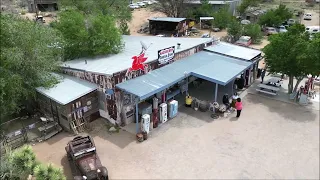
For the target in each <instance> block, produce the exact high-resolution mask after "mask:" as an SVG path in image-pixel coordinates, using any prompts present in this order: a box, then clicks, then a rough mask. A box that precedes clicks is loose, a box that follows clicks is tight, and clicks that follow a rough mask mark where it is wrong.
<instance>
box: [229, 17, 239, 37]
mask: <svg viewBox="0 0 320 180" xmlns="http://www.w3.org/2000/svg"><path fill="white" fill-rule="evenodd" d="M227 31H228V35H229V36H230V37H232V39H233V41H235V40H238V39H239V38H240V37H241V35H242V31H243V27H242V25H241V23H240V22H239V21H237V20H236V19H234V18H233V19H232V20H231V21H230V23H229V25H228V29H227Z"/></svg>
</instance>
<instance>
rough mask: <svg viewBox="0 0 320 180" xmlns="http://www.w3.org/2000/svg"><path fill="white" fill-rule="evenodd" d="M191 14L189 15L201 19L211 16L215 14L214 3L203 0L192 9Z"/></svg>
mask: <svg viewBox="0 0 320 180" xmlns="http://www.w3.org/2000/svg"><path fill="white" fill-rule="evenodd" d="M189 12H191V15H189V17H192V18H195V19H199V18H200V17H210V16H213V9H212V5H211V4H209V1H208V0H202V1H201V5H200V6H199V7H197V8H195V9H193V10H190V11H189Z"/></svg>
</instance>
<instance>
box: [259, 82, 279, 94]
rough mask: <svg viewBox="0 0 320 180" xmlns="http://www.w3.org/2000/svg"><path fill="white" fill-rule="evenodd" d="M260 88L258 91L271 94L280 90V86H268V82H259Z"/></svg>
mask: <svg viewBox="0 0 320 180" xmlns="http://www.w3.org/2000/svg"><path fill="white" fill-rule="evenodd" d="M258 87H259V89H256V91H259V92H262V93H266V94H270V95H277V92H278V91H279V90H280V88H278V87H274V86H268V85H266V84H258Z"/></svg>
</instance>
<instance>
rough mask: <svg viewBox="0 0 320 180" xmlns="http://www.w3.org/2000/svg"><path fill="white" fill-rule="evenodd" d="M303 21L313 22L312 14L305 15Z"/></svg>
mask: <svg viewBox="0 0 320 180" xmlns="http://www.w3.org/2000/svg"><path fill="white" fill-rule="evenodd" d="M303 19H304V20H311V19H312V14H311V13H305V14H304V15H303Z"/></svg>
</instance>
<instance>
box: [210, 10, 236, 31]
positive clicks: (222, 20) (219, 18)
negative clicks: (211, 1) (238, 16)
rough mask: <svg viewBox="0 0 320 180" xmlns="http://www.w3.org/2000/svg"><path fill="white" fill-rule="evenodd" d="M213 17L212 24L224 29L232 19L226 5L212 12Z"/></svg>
mask: <svg viewBox="0 0 320 180" xmlns="http://www.w3.org/2000/svg"><path fill="white" fill-rule="evenodd" d="M213 17H214V20H213V24H214V26H215V27H217V28H220V29H225V28H226V27H228V24H229V22H230V21H231V19H232V16H231V14H230V13H229V11H228V6H227V5H225V6H224V7H222V8H221V9H219V10H218V11H217V12H214V13H213Z"/></svg>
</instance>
